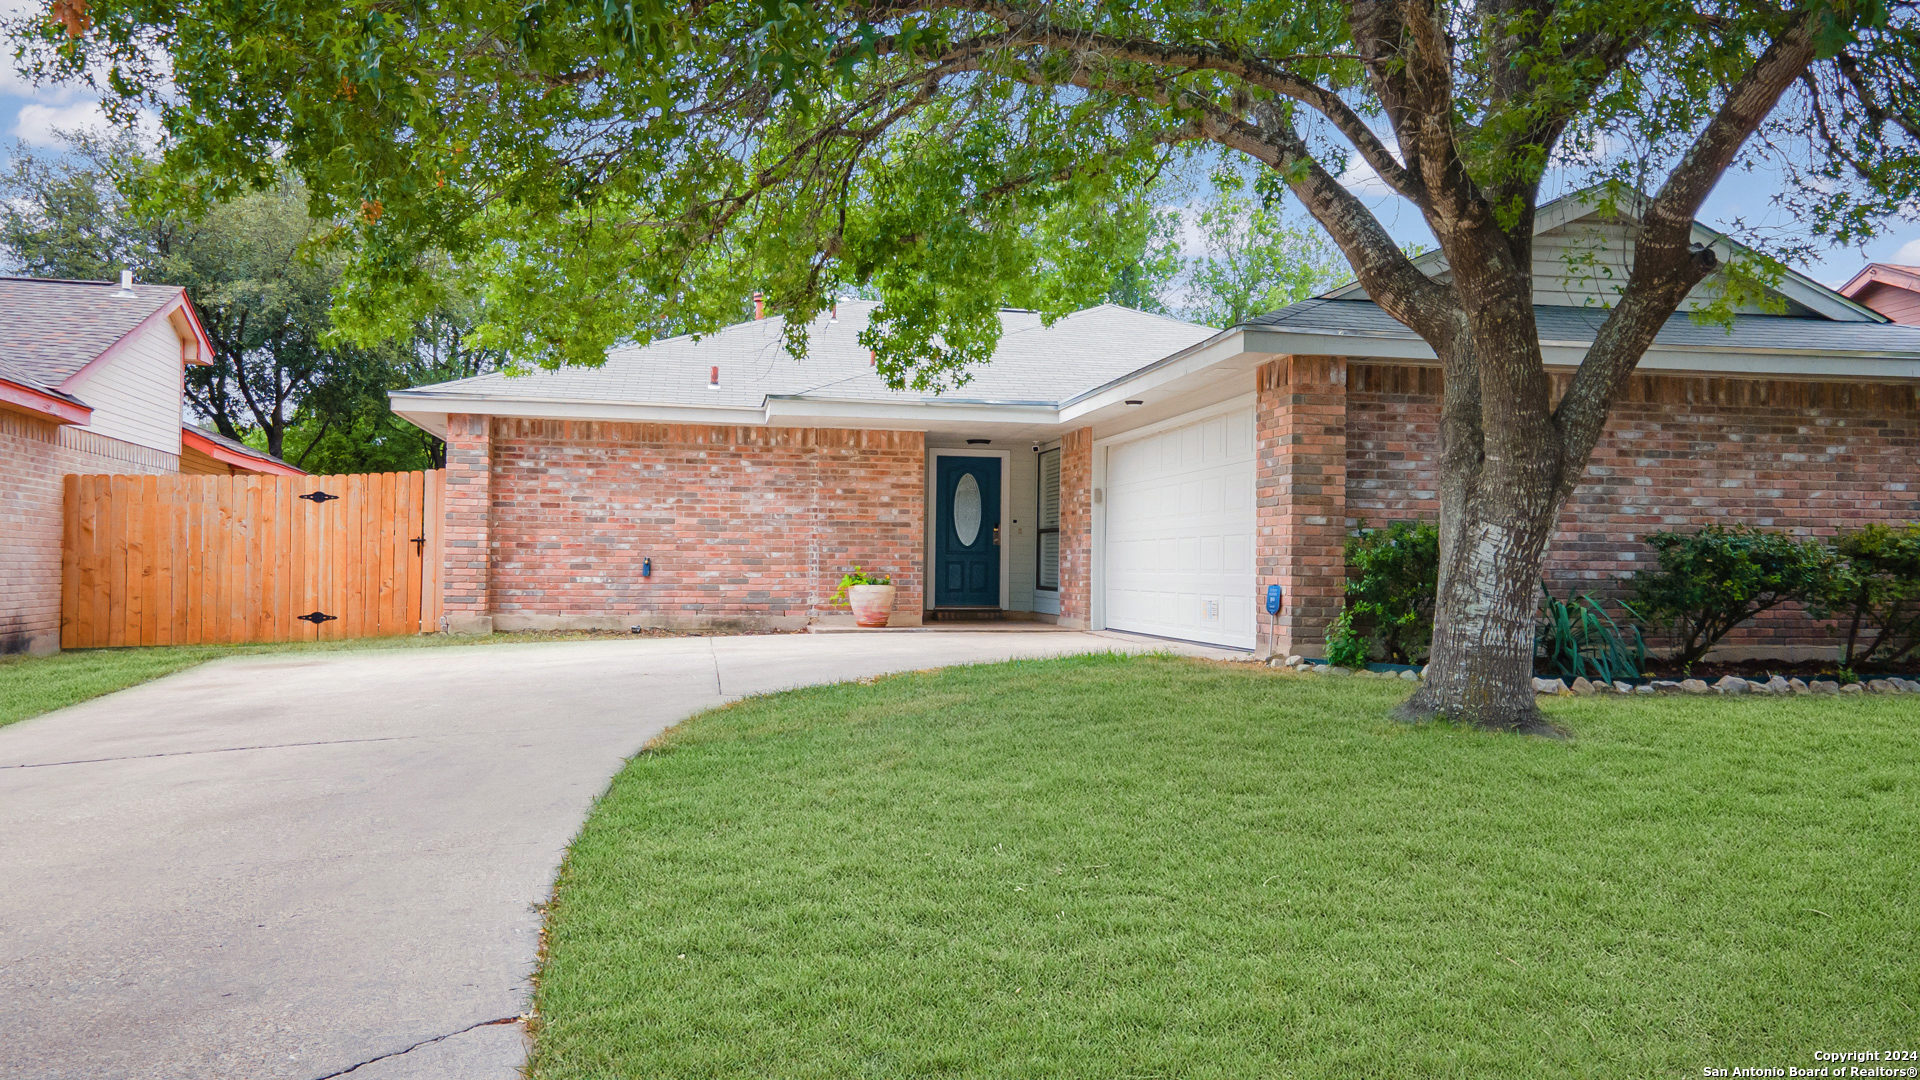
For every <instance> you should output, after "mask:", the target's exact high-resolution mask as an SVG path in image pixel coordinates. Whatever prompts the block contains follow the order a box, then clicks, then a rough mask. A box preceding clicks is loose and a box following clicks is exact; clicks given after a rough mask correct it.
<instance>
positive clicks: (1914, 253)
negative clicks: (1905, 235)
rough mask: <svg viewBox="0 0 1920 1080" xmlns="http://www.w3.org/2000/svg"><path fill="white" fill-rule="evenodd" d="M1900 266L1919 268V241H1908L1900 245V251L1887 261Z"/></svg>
mask: <svg viewBox="0 0 1920 1080" xmlns="http://www.w3.org/2000/svg"><path fill="white" fill-rule="evenodd" d="M1887 261H1889V262H1892V263H1897V264H1899V265H1901V266H1920V240H1909V241H1907V242H1906V243H1904V244H1901V245H1900V250H1899V251H1896V252H1894V253H1893V258H1891V259H1889V260H1887Z"/></svg>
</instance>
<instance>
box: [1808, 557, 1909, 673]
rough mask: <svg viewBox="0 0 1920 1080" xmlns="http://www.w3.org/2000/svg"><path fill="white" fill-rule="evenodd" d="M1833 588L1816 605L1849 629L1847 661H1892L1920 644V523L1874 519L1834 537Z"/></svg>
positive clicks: (1867, 663)
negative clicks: (1835, 564) (1836, 560)
mask: <svg viewBox="0 0 1920 1080" xmlns="http://www.w3.org/2000/svg"><path fill="white" fill-rule="evenodd" d="M1833 550H1834V552H1835V553H1836V554H1837V555H1838V556H1839V565H1838V567H1837V568H1836V572H1835V573H1834V576H1833V588H1832V589H1831V590H1830V591H1829V593H1828V595H1827V596H1825V597H1824V598H1821V599H1820V600H1819V601H1818V602H1816V603H1815V604H1814V605H1813V613H1814V615H1815V616H1816V617H1818V618H1822V619H1827V618H1837V619H1839V620H1840V624H1841V626H1842V627H1844V628H1845V630H1846V632H1847V645H1846V651H1845V654H1844V655H1843V656H1842V658H1841V666H1842V667H1846V668H1860V667H1887V666H1890V665H1893V664H1897V663H1900V662H1901V661H1903V660H1909V659H1911V658H1912V657H1913V656H1914V654H1915V652H1916V650H1920V523H1916V524H1909V525H1904V526H1900V527H1898V528H1896V527H1893V526H1890V525H1869V526H1867V527H1866V528H1864V529H1861V530H1859V531H1858V532H1850V533H1842V534H1841V535H1840V536H1837V537H1835V538H1834V541H1833Z"/></svg>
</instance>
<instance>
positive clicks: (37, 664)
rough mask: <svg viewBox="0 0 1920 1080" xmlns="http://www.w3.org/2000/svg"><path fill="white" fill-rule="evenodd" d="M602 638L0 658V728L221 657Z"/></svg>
mask: <svg viewBox="0 0 1920 1080" xmlns="http://www.w3.org/2000/svg"><path fill="white" fill-rule="evenodd" d="M595 636H607V635H604V634H596V633H590V632H589V633H577V634H569V633H525V634H492V635H488V636H478V637H456V636H451V635H447V634H429V635H423V636H415V637H389V638H353V639H349V640H345V641H305V642H280V643H277V644H266V645H163V646H153V647H147V648H133V649H73V650H69V651H66V652H61V653H56V654H54V655H52V656H6V657H0V727H6V726H7V725H8V724H11V723H14V722H15V721H18V720H25V719H27V718H28V717H32V716H39V715H40V714H41V713H46V712H52V711H53V710H55V709H63V708H65V707H67V706H68V705H76V704H78V703H80V702H82V701H86V700H87V699H89V698H96V697H99V696H100V695H101V694H111V693H113V692H114V691H115V690H125V689H126V688H127V687H129V686H134V685H137V684H139V683H143V682H147V681H149V680H151V679H158V678H160V677H161V676H163V675H171V674H173V673H174V672H176V671H184V670H186V669H187V668H190V667H196V666H198V665H200V664H204V663H206V662H207V661H209V660H218V659H220V658H221V657H226V656H258V655H260V654H262V653H283V652H338V651H341V650H346V649H418V648H440V647H445V646H459V645H487V644H496V643H504V642H513V641H530V640H565V639H570V638H575V637H595Z"/></svg>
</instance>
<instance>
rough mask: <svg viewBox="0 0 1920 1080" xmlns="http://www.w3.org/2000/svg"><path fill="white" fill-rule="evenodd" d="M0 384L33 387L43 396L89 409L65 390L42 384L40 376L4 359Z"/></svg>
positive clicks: (0, 369)
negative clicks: (31, 373) (7, 383)
mask: <svg viewBox="0 0 1920 1080" xmlns="http://www.w3.org/2000/svg"><path fill="white" fill-rule="evenodd" d="M0 382H10V383H17V384H19V385H21V386H28V387H32V388H33V389H35V390H38V391H40V392H41V393H43V394H49V395H51V396H53V397H57V398H59V399H60V400H62V401H67V402H72V403H73V404H75V405H78V406H80V407H81V408H83V409H84V408H87V407H88V405H87V403H86V402H84V401H81V400H80V399H79V398H77V397H74V396H73V395H72V394H69V393H67V392H66V391H65V390H61V389H58V388H56V387H52V386H48V385H47V384H45V383H43V382H41V381H40V379H39V377H38V376H35V375H30V374H28V373H27V372H25V371H22V370H21V369H20V368H18V367H15V366H14V365H12V364H9V363H8V362H7V361H6V360H4V359H0Z"/></svg>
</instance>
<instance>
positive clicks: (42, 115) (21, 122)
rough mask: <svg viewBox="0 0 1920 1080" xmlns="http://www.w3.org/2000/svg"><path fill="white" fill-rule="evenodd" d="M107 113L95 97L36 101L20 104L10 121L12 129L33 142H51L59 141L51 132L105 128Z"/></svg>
mask: <svg viewBox="0 0 1920 1080" xmlns="http://www.w3.org/2000/svg"><path fill="white" fill-rule="evenodd" d="M106 126H107V114H106V113H105V112H104V111H102V110H101V108H100V103H99V102H97V101H76V102H74V103H73V104H71V105H42V104H40V103H39V102H35V103H33V104H31V105H23V106H21V107H20V115H19V117H18V118H17V119H16V120H14V122H13V133H14V134H15V135H17V136H19V137H20V138H22V139H25V140H27V141H28V142H30V143H32V144H34V145H35V146H53V145H56V144H57V143H59V142H60V137H59V136H58V135H56V134H55V133H54V132H55V130H56V129H58V130H60V131H77V130H83V129H96V128H104V127H106Z"/></svg>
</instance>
